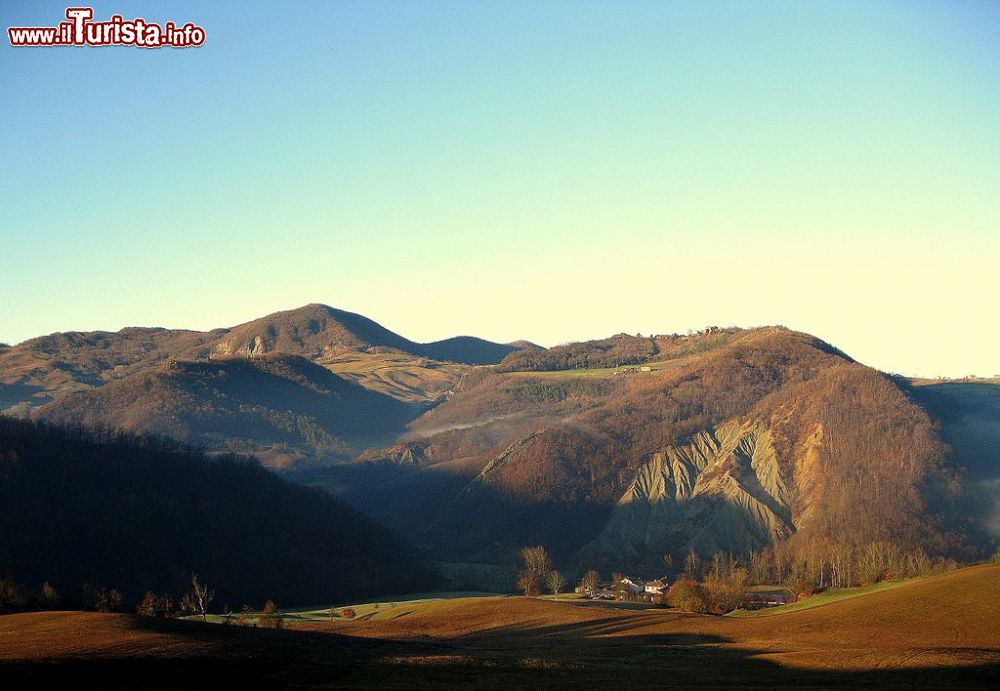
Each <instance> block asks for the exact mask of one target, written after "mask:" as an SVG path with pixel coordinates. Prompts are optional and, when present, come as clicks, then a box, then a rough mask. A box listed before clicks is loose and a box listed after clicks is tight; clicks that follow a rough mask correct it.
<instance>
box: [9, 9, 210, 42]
mask: <svg viewBox="0 0 1000 691" xmlns="http://www.w3.org/2000/svg"><path fill="white" fill-rule="evenodd" d="M93 18H94V9H93V8H92V7H67V8H66V19H68V20H69V21H66V22H59V26H47V27H43V26H12V27H10V28H9V29H7V38H9V39H10V44H11V45H12V46H138V47H140V48H191V47H197V46H200V45H201V44H203V43H204V42H205V30H204V29H203V28H201V27H200V26H195V25H194V24H192V23H191V22H188V23H187V24H184V25H183V26H177V24H175V23H174V22H166V23H165V24H164V25H163V26H160V25H159V24H155V23H153V22H147V21H146V20H145V19H142V18H140V17H136V18H135V19H133V20H131V21H127V20H125V19H123V18H122V16H121V15H118V14H113V15H111V19H109V20H108V21H106V22H94V21H91V20H92V19H93Z"/></svg>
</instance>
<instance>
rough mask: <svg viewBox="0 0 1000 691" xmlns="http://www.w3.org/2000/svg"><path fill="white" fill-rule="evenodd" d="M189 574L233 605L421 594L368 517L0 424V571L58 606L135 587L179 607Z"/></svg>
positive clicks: (233, 478) (176, 462) (251, 477)
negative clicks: (43, 591) (49, 590)
mask: <svg viewBox="0 0 1000 691" xmlns="http://www.w3.org/2000/svg"><path fill="white" fill-rule="evenodd" d="M192 572H197V573H198V574H199V575H200V576H201V577H202V579H203V580H204V581H206V582H207V583H209V584H210V585H211V586H212V587H214V588H215V590H216V592H217V597H218V602H217V605H218V606H222V605H223V604H224V603H229V604H230V605H231V606H233V607H236V608H238V607H239V606H240V604H242V603H244V602H248V603H255V604H260V603H263V601H264V600H266V599H268V598H273V599H275V600H276V601H279V602H282V603H285V604H287V605H292V604H295V603H298V604H306V603H312V602H317V601H324V600H335V599H339V598H343V597H346V596H348V594H350V593H353V594H355V595H363V594H370V593H377V592H386V591H397V592H398V591H399V589H401V588H402V589H409V590H413V589H414V588H415V587H421V586H423V585H425V584H426V580H425V579H426V576H425V575H424V572H423V571H422V569H421V567H420V566H419V565H418V564H417V563H416V562H415V561H414V559H413V557H412V555H411V552H410V551H409V548H408V547H406V546H405V545H403V544H402V543H401V542H400V541H399V540H397V539H396V538H395V537H393V536H391V535H390V534H389V533H388V532H386V531H385V530H384V529H383V528H382V527H380V526H379V525H377V524H375V523H374V522H373V521H372V520H371V519H369V518H367V517H365V516H363V515H362V514H360V513H359V512H357V511H356V510H355V509H353V508H351V507H350V506H347V505H346V504H345V503H344V502H342V501H340V500H338V499H335V498H333V497H331V496H329V495H328V494H326V493H325V492H322V491H319V490H315V489H309V488H305V487H301V486H297V485H292V484H290V483H288V482H286V481H284V480H282V479H281V478H279V477H278V476H276V475H274V474H273V473H271V472H269V471H267V470H264V469H262V468H261V467H259V466H258V465H257V464H256V463H253V462H250V461H248V460H246V459H240V458H237V457H227V458H221V459H217V460H208V459H206V458H205V457H204V456H202V455H199V454H197V453H194V452H191V451H188V450H185V449H184V448H182V447H180V446H179V445H177V444H176V443H175V442H171V441H168V440H165V439H160V438H135V437H129V436H127V435H122V434H117V433H116V434H110V433H109V434H99V433H93V432H88V431H85V430H64V429H61V428H57V427H51V426H48V425H40V424H37V423H31V422H27V421H23V420H15V419H12V418H8V417H2V416H0V574H3V576H4V577H10V578H13V579H14V580H15V581H17V582H18V583H21V584H23V585H24V586H26V587H28V588H30V589H32V590H37V589H38V588H39V587H40V586H41V584H42V582H43V581H48V582H50V583H51V584H52V585H54V586H55V588H56V590H57V591H58V592H59V593H60V594H61V596H62V599H63V602H64V603H66V604H70V605H73V604H81V603H82V600H83V598H84V587H85V586H90V587H91V588H92V589H97V588H117V589H119V590H121V591H122V592H123V593H124V595H125V597H126V601H127V602H128V603H130V606H134V603H135V602H136V601H137V600H138V599H139V598H140V597H141V596H142V594H143V593H144V592H145V591H146V590H153V591H156V592H160V593H167V594H170V595H172V596H173V597H174V598H178V597H179V596H180V595H181V594H182V593H183V592H186V590H187V589H188V586H189V581H190V577H191V573H192Z"/></svg>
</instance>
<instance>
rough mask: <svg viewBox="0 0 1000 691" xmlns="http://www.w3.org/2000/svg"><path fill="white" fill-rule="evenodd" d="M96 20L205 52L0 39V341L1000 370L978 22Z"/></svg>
mask: <svg viewBox="0 0 1000 691" xmlns="http://www.w3.org/2000/svg"><path fill="white" fill-rule="evenodd" d="M65 7H66V4H65V3H49V2H30V3H29V2H3V3H2V4H0V8H2V10H0V16H2V20H3V22H2V23H3V28H4V29H6V28H7V26H11V25H54V24H56V23H57V22H58V21H59V20H60V18H61V17H62V15H63V11H64V9H65ZM94 8H95V15H96V18H97V19H106V18H108V17H109V16H110V15H111V14H113V13H120V14H123V15H125V17H126V18H132V17H136V16H141V17H144V18H146V19H147V20H150V21H158V22H161V23H162V22H166V21H168V20H170V21H175V22H177V23H183V22H186V21H193V22H195V23H196V24H200V25H201V26H204V27H205V29H206V31H207V41H206V43H205V45H204V46H203V47H201V48H196V49H188V50H170V49H160V50H142V49H137V48H47V49H41V48H18V49H14V48H11V47H10V45H9V43H8V42H7V40H6V35H4V36H3V40H2V42H0V43H2V45H0V157H2V160H3V165H2V167H0V296H2V297H0V341H5V342H9V343H16V342H19V341H21V340H23V339H26V338H29V337H32V336H36V335H41V334H43V333H49V332H52V331H64V330H71V329H73V330H90V329H109V330H115V329H118V328H121V327H122V326H125V325H163V326H170V327H191V328H210V327H215V326H223V325H232V324H235V323H239V322H242V321H246V320H249V319H251V318H254V317H257V316H261V315H263V314H266V313H268V312H271V311H274V310H277V309H284V308H290V307H295V306H298V305H301V304H304V303H308V302H324V303H327V304H331V305H334V306H337V307H341V308H345V309H350V310H353V311H358V312H362V313H364V314H366V315H368V316H370V317H372V318H374V319H376V320H378V321H380V322H381V323H383V324H384V325H385V326H387V327H389V328H392V329H394V330H396V331H399V332H401V333H403V334H404V335H406V336H408V337H410V338H414V339H418V340H431V339H436V338H441V337H445V336H449V335H453V334H456V333H472V334H476V335H480V336H483V337H486V338H491V339H495V340H501V341H509V340H513V339H516V338H528V339H532V340H535V341H537V342H541V343H544V344H546V345H553V344H555V343H559V342H563V341H568V340H576V339H582V338H595V337H602V336H606V335H608V334H611V333H617V332H620V331H627V332H631V333H635V332H642V333H650V332H656V333H660V332H673V331H685V330H687V329H688V328H700V327H702V326H706V325H722V326H724V325H730V324H736V325H744V326H748V325H758V324H773V323H780V324H785V325H787V326H790V327H792V328H795V329H800V330H803V331H809V332H812V333H815V334H816V335H819V336H821V337H823V338H825V339H827V340H829V341H831V342H833V343H835V344H837V345H838V346H840V347H842V348H843V349H845V350H846V351H848V352H849V353H851V354H852V355H854V356H855V357H857V358H858V359H860V360H862V361H863V362H866V363H868V364H871V365H874V366H876V367H879V368H882V369H886V370H893V371H900V372H904V373H907V374H924V375H936V374H946V375H962V374H967V373H977V374H981V375H991V374H994V373H998V372H1000V348H998V347H997V342H998V339H1000V326H998V325H997V323H998V320H997V317H996V309H997V302H998V297H1000V271H998V267H1000V201H998V199H1000V3H997V2H969V1H966V2H958V3H954V2H885V3H882V2H875V1H866V2H856V3H855V2H837V3H819V2H805V1H803V2H791V3H782V2H766V3H751V2H720V3H714V2H691V3H666V2H663V3H622V2H614V3H611V2H608V3H598V2H589V3H588V2H534V3H521V2H509V1H505V2H497V3H487V2H471V0H470V1H469V2H454V3H430V2H419V3H418V2H394V3H384V4H378V3H347V2H336V3H332V2H331V3H326V2H323V3H283V2H280V3H279V2H274V3H248V2H239V3H236V2H234V3H227V2H210V3H205V2H193V3H182V2H171V3H149V2H136V1H130V2H98V3H94ZM293 9H294V12H293V11H292V10H293ZM4 33H6V32H4Z"/></svg>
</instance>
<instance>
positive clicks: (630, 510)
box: [308, 328, 961, 569]
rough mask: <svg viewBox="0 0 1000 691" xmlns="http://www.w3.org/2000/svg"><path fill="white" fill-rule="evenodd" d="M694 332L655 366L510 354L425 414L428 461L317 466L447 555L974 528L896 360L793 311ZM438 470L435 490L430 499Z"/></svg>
mask: <svg viewBox="0 0 1000 691" xmlns="http://www.w3.org/2000/svg"><path fill="white" fill-rule="evenodd" d="M628 338H631V337H628ZM654 341H655V339H654ZM680 343H683V344H684V346H683V348H681V347H678V348H677V349H675V350H674V351H670V352H661V353H660V355H658V356H657V358H656V359H653V358H646V359H644V360H642V361H641V362H642V363H644V364H643V365H642V367H638V366H636V365H634V364H631V363H630V364H629V365H626V366H619V367H604V368H600V367H598V368H593V367H588V368H580V367H574V368H570V369H564V370H555V371H534V370H532V371H504V370H507V369H509V365H510V364H511V360H512V359H513V356H511V357H509V358H508V359H507V360H505V363H506V364H505V365H503V366H501V367H500V368H495V369H485V370H480V371H476V372H472V373H469V374H467V375H466V376H465V377H464V378H463V380H462V382H461V383H460V384H459V385H458V386H456V387H455V389H454V392H453V394H452V395H451V396H449V397H448V399H447V400H446V401H445V402H444V403H442V404H441V405H440V406H438V407H436V408H434V409H433V410H431V411H429V412H428V413H426V414H424V415H423V416H421V417H420V418H419V419H417V420H416V421H415V422H414V423H412V424H411V430H412V432H411V435H410V438H409V441H408V446H409V449H411V451H418V452H419V453H418V454H416V455H415V454H414V453H412V452H411V453H410V454H409V456H408V457H409V458H415V457H418V458H419V462H417V463H406V464H400V463H398V462H394V460H393V458H394V453H395V452H394V453H387V454H385V455H384V457H383V458H382V460H379V455H378V454H371V453H370V454H368V455H367V456H366V457H365V458H364V459H361V461H359V463H357V464H355V465H354V466H353V467H351V468H337V469H331V470H330V471H329V472H328V473H327V474H326V475H325V476H323V475H320V476H315V475H314V476H311V477H310V478H308V479H309V480H310V481H312V482H317V483H320V484H325V485H326V486H329V487H331V488H335V489H336V490H337V491H340V492H343V493H344V494H345V496H347V497H349V498H350V499H351V500H352V501H356V502H358V503H359V505H360V506H362V507H363V508H364V509H365V510H366V511H369V512H370V513H371V514H372V515H374V516H377V517H379V518H380V519H381V520H384V521H386V522H387V523H388V524H390V525H406V526H410V527H411V530H415V532H414V533H413V534H414V539H415V540H416V541H417V543H418V544H421V545H424V546H425V547H427V548H428V549H429V550H430V551H431V552H432V553H434V554H436V555H437V556H439V557H440V558H442V559H446V560H450V559H455V560H479V561H486V562H493V563H498V562H499V563H508V562H510V561H512V560H513V556H514V554H515V552H516V550H517V548H518V547H520V546H522V545H525V544H544V545H546V546H548V547H549V549H550V550H552V551H553V553H554V555H555V556H556V558H557V561H558V562H560V563H563V564H567V565H572V566H573V567H574V568H582V569H585V568H588V567H589V566H591V565H594V566H600V567H612V568H636V569H656V568H659V567H658V565H659V564H660V563H661V558H662V556H663V555H664V554H668V553H669V554H673V555H674V556H675V558H678V559H681V558H683V555H684V554H686V553H687V552H688V551H689V550H692V549H693V550H695V551H696V552H699V553H701V554H704V555H706V556H710V555H711V554H713V553H715V552H716V551H726V552H732V553H734V554H746V553H747V552H748V551H749V550H760V549H762V548H764V547H766V546H767V545H770V544H774V543H777V542H781V541H791V542H792V543H793V544H794V545H797V548H798V549H803V550H805V549H807V548H808V546H809V545H811V544H816V543H825V544H830V543H832V544H834V545H837V546H838V547H837V549H843V550H845V551H846V552H851V553H853V552H856V551H857V550H859V549H862V548H863V547H864V546H865V545H866V544H868V543H869V542H873V541H887V542H891V543H893V544H896V545H899V546H901V547H903V548H906V549H910V548H917V547H920V548H923V549H925V550H927V551H928V552H932V553H939V552H940V551H942V550H946V549H947V548H948V546H949V545H950V546H951V547H952V548H956V547H959V546H960V545H961V542H960V541H956V540H951V539H950V537H947V536H950V535H951V533H949V532H948V531H949V530H951V528H950V527H949V526H948V525H946V521H945V518H946V516H945V513H946V512H945V508H946V507H947V506H949V505H950V502H952V500H953V498H954V497H953V493H954V489H955V487H956V483H957V482H958V479H957V477H956V475H955V473H954V470H953V469H952V468H951V467H950V466H948V465H947V463H946V459H947V447H946V446H945V445H944V444H943V443H942V442H941V440H940V438H939V437H938V434H937V432H936V429H935V425H934V421H933V420H932V419H931V417H930V416H928V414H927V412H926V411H925V410H924V409H922V408H921V407H920V406H918V405H917V404H915V403H914V402H913V401H912V400H911V399H910V398H909V396H908V394H907V393H906V392H904V391H903V390H901V389H900V388H899V387H898V386H897V385H896V384H895V383H894V382H893V381H892V380H891V379H889V378H888V377H886V376H884V375H882V374H880V373H878V372H875V371H873V370H871V369H869V368H867V367H864V366H863V365H860V364H858V363H855V362H854V361H852V360H851V359H850V358H848V357H847V356H845V355H844V354H843V353H841V352H840V351H838V350H837V349H835V348H833V347H831V346H829V345H828V344H826V343H824V342H822V341H819V340H818V339H815V338H813V337H810V336H808V335H805V334H800V333H796V332H792V331H788V330H784V329H779V328H765V329H758V330H752V331H745V332H735V331H726V332H715V331H709V332H705V333H702V334H699V335H697V336H694V337H687V338H686V340H685V341H677V344H680ZM551 352H552V351H546V352H545V353H542V354H541V355H542V356H544V357H548V354H549V353H551ZM593 352H595V353H601V352H606V351H605V350H602V349H601V348H596V349H595V350H593ZM518 357H521V356H518ZM591 361H592V360H588V362H591ZM599 364H602V365H603V364H607V363H606V362H604V361H603V360H600V361H599ZM532 366H533V365H532ZM395 456H399V454H398V453H395ZM368 475H371V476H377V477H378V478H379V480H378V481H377V482H376V483H372V482H369V481H367V477H368ZM424 485H426V487H427V494H429V495H433V496H434V497H435V500H434V501H433V502H429V503H426V504H424V503H421V502H419V501H416V500H415V499H414V496H418V495H420V494H421V493H422V490H421V487H422V486H424ZM355 488H360V489H358V490H357V491H355ZM445 491H450V492H451V495H450V497H448V498H447V499H445V498H444V497H443V496H442V492H445Z"/></svg>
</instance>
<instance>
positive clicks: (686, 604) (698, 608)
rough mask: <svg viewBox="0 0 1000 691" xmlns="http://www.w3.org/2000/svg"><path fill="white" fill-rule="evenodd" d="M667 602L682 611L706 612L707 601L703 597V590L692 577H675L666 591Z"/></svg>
mask: <svg viewBox="0 0 1000 691" xmlns="http://www.w3.org/2000/svg"><path fill="white" fill-rule="evenodd" d="M667 604H669V605H670V606H671V607H675V608H677V609H679V610H681V611H683V612H698V613H702V614H704V613H706V612H708V602H707V600H706V599H705V592H704V590H703V589H702V587H701V584H700V583H698V582H697V581H696V580H694V579H693V578H687V577H682V578H679V579H677V581H675V582H674V584H673V585H672V586H670V590H668V591H667Z"/></svg>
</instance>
